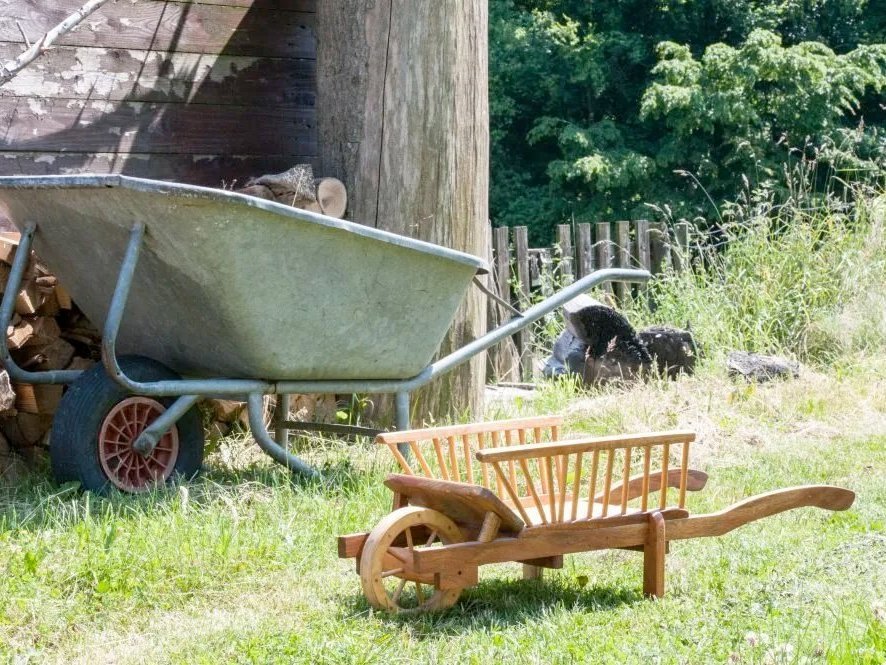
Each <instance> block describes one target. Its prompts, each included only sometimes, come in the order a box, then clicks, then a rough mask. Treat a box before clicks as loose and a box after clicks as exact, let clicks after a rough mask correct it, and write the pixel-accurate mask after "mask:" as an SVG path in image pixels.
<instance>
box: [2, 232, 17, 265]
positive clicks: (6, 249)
mask: <svg viewBox="0 0 886 665" xmlns="http://www.w3.org/2000/svg"><path fill="white" fill-rule="evenodd" d="M21 237H22V235H21V233H16V232H15V231H4V232H3V233H0V261H2V262H3V263H6V264H8V265H12V260H13V259H14V258H15V250H17V249H18V243H19V241H20V240H21Z"/></svg>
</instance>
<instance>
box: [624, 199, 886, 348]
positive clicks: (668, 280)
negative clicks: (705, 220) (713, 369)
mask: <svg viewBox="0 0 886 665" xmlns="http://www.w3.org/2000/svg"><path fill="white" fill-rule="evenodd" d="M789 189H792V190H793V191H794V197H795V203H794V204H791V205H788V206H779V207H778V208H777V209H776V208H775V207H773V205H772V202H771V199H767V198H763V199H762V200H758V201H756V202H752V203H747V204H745V205H744V206H742V207H736V208H731V209H727V210H726V211H725V213H724V214H725V218H724V222H723V225H722V229H723V236H724V241H725V242H724V245H725V248H723V249H712V248H709V247H705V248H699V249H698V251H699V252H700V254H699V256H697V257H696V258H697V262H696V265H695V267H694V270H688V271H685V272H682V273H678V274H675V273H671V274H667V275H665V276H664V277H662V278H658V279H656V280H655V281H654V282H653V283H652V284H651V286H650V289H649V291H648V297H649V298H650V299H651V300H652V301H653V302H654V303H655V311H654V313H652V314H649V313H648V312H649V309H648V307H647V306H646V303H645V302H642V301H640V302H637V303H635V306H636V310H635V311H634V312H633V317H636V318H637V319H641V320H642V319H644V318H646V319H649V318H651V319H652V320H654V321H656V322H663V323H670V324H678V325H683V324H685V323H686V322H689V323H690V324H691V326H692V328H693V331H694V333H695V335H696V338H697V339H698V341H699V342H700V344H701V346H702V348H705V349H707V350H708V352H709V353H712V354H719V353H723V352H725V351H728V350H731V349H743V350H750V351H758V352H778V353H787V354H790V355H794V356H797V357H799V358H801V359H803V360H806V361H813V362H834V361H835V360H836V359H837V358H840V357H843V356H845V355H846V354H849V353H858V352H861V353H877V352H882V349H884V348H886V294H884V291H883V288H882V285H883V284H884V283H886V200H884V199H883V198H882V197H880V198H877V197H876V196H875V195H874V194H871V193H867V194H863V195H856V207H855V209H854V211H853V213H852V215H851V216H849V215H847V214H845V213H844V212H843V211H844V209H845V206H844V205H843V204H842V203H841V202H840V201H839V200H835V199H833V198H828V199H826V200H825V201H824V202H822V203H821V204H819V205H816V204H814V202H812V201H810V200H809V198H807V197H804V196H803V194H802V193H799V194H798V193H797V192H796V189H797V188H796V185H792V186H791V187H789Z"/></svg>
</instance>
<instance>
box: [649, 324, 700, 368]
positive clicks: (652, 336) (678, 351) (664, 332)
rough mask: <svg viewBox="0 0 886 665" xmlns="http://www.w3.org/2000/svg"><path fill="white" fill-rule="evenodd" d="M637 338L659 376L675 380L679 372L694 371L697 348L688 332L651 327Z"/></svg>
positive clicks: (667, 327)
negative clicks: (653, 363) (650, 358)
mask: <svg viewBox="0 0 886 665" xmlns="http://www.w3.org/2000/svg"><path fill="white" fill-rule="evenodd" d="M637 336H638V337H639V338H640V341H641V342H643V345H644V346H645V347H646V350H647V351H649V355H650V356H652V359H653V361H654V362H655V367H656V370H657V371H658V374H659V376H666V377H667V378H669V379H676V378H677V376H678V375H679V374H680V373H681V372H682V373H685V374H692V373H693V372H694V371H695V362H696V360H697V359H698V347H697V346H696V344H695V340H694V339H693V337H692V333H691V332H690V331H689V330H680V329H679V328H671V327H670V326H652V327H650V328H646V329H645V330H641V331H639V332H638V333H637Z"/></svg>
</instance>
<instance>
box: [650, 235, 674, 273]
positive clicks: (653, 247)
mask: <svg viewBox="0 0 886 665" xmlns="http://www.w3.org/2000/svg"><path fill="white" fill-rule="evenodd" d="M670 249H671V236H670V234H669V233H668V226H667V224H665V223H664V222H653V223H652V224H650V229H649V256H650V265H651V267H652V271H651V272H652V274H654V275H657V274H659V273H662V272H664V271H665V269H667V267H668V265H669V264H670V258H671V252H670Z"/></svg>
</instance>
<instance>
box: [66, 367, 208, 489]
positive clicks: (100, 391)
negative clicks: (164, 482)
mask: <svg viewBox="0 0 886 665" xmlns="http://www.w3.org/2000/svg"><path fill="white" fill-rule="evenodd" d="M119 362H120V367H121V368H122V369H123V371H124V372H125V373H126V375H127V376H129V377H130V378H132V379H134V380H135V381H165V380H175V379H180V378H181V377H180V376H179V375H178V374H176V373H175V372H173V371H172V370H171V369H169V368H168V367H166V366H165V365H163V364H161V363H159V362H157V361H156V360H151V359H150V358H145V357H143V356H124V357H122V358H120V360H119ZM131 396H132V394H131V393H129V392H128V391H126V390H125V389H124V388H122V387H121V386H120V385H118V384H117V383H115V382H114V381H113V380H112V379H111V378H110V377H109V376H108V375H107V373H106V372H105V368H104V366H103V365H102V364H101V363H98V364H96V365H95V366H94V367H91V368H90V369H88V370H86V371H84V372H83V374H81V375H80V377H79V378H78V379H77V380H76V381H74V383H72V384H71V385H70V387H69V388H68V390H67V392H66V393H65V394H64V396H63V397H62V399H61V402H59V406H58V410H57V411H56V413H55V418H54V420H53V423H52V433H51V434H50V439H49V457H50V461H51V464H52V473H53V475H54V476H55V480H56V482H58V483H65V482H69V481H72V480H76V481H80V485H81V487H82V488H83V489H86V490H90V491H93V492H96V493H99V494H105V493H107V492H108V491H109V490H111V489H115V486H114V485H113V484H112V483H111V482H110V480H108V477H107V476H106V475H105V472H104V470H103V469H102V466H101V463H100V462H99V457H98V436H99V433H100V432H101V427H102V423H103V422H104V419H105V416H107V415H108V413H109V412H110V411H111V409H112V408H114V406H115V405H116V404H117V403H118V402H120V401H122V400H123V399H125V398H127V397H131ZM157 401H159V402H161V403H162V404H163V405H164V406H167V407H168V406H169V405H170V404H172V402H174V401H175V398H174V397H164V398H157ZM175 426H176V427H177V428H178V440H179V449H178V459H177V460H176V461H175V467H174V471H173V473H172V475H170V480H171V479H173V478H175V477H176V476H184V477H185V478H188V479H190V478H192V477H193V476H195V475H196V474H197V473H198V472H199V471H200V466H201V465H202V463H203V443H204V433H203V425H202V422H201V420H200V414H199V413H198V412H197V408H196V407H193V408H191V409H189V410H188V411H187V413H185V415H183V416H182V417H181V418H180V419H179V421H178V422H177V423H176V424H175Z"/></svg>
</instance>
